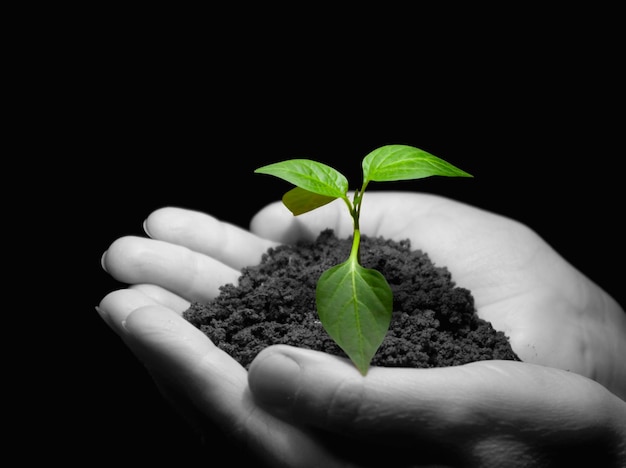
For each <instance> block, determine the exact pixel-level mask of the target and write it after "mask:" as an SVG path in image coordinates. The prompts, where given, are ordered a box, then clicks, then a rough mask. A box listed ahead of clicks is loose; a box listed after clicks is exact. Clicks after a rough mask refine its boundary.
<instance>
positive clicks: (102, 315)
mask: <svg viewBox="0 0 626 468" xmlns="http://www.w3.org/2000/svg"><path fill="white" fill-rule="evenodd" d="M96 312H98V315H99V316H100V318H101V319H102V320H104V321H105V322H106V321H107V319H108V318H109V314H107V313H106V311H105V310H104V309H103V308H102V307H100V306H96Z"/></svg>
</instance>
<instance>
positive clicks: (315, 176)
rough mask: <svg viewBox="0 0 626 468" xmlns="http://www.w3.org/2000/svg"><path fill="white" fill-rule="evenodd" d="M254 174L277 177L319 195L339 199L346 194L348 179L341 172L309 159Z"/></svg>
mask: <svg viewBox="0 0 626 468" xmlns="http://www.w3.org/2000/svg"><path fill="white" fill-rule="evenodd" d="M254 172H256V173H259V174H269V175H273V176H276V177H279V178H281V179H283V180H286V181H287V182H291V183H292V184H293V185H296V186H298V187H301V188H303V189H304V190H308V191H309V192H313V193H317V194H319V195H325V196H328V197H333V198H340V197H344V196H345V195H346V193H348V179H346V177H345V176H344V175H343V174H342V173H341V172H339V171H337V170H336V169H333V168H332V167H330V166H327V165H326V164H323V163H320V162H317V161H311V160H310V159H288V160H286V161H281V162H277V163H274V164H268V165H267V166H262V167H259V168H258V169H256V170H255V171H254Z"/></svg>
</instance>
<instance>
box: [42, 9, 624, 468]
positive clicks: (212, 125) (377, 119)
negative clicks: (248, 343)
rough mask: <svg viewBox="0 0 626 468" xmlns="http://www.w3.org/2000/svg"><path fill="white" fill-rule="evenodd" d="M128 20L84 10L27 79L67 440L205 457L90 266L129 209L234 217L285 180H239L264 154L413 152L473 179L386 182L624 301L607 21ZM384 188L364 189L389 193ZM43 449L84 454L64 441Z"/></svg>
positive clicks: (140, 455)
mask: <svg viewBox="0 0 626 468" xmlns="http://www.w3.org/2000/svg"><path fill="white" fill-rule="evenodd" d="M138 18H139V17H138V16H135V22H134V23H131V24H127V25H120V23H118V22H114V23H113V24H112V25H109V26H110V27H109V26H107V25H102V24H100V25H99V27H98V32H99V33H100V34H88V33H87V32H88V30H89V27H90V25H89V24H84V25H83V27H82V28H81V30H83V29H84V30H83V34H81V35H80V37H83V36H84V35H87V36H88V37H89V41H87V44H83V45H82V46H81V47H76V43H77V39H79V38H80V37H79V38H77V37H76V36H73V37H71V38H69V37H68V38H67V39H68V41H67V44H69V43H71V44H73V47H72V48H71V49H70V51H69V52H68V51H67V49H65V50H64V51H63V47H61V48H60V49H62V52H63V53H62V54H61V55H62V56H63V61H62V62H61V63H63V64H64V65H63V66H59V65H58V63H59V62H57V61H54V63H56V64H57V65H56V66H55V67H52V71H56V75H55V76H56V78H55V79H54V80H52V79H51V80H50V81H48V82H47V83H48V84H47V86H44V87H43V88H39V89H38V90H37V93H38V95H39V96H40V100H41V104H43V105H42V106H41V107H42V109H43V110H42V112H41V113H40V114H39V118H38V119H37V120H39V121H40V122H42V121H43V122H45V123H46V128H47V130H46V133H47V135H48V139H47V141H46V142H45V143H46V144H47V145H48V147H49V148H54V149H55V151H59V152H60V153H62V154H63V155H64V156H62V157H59V158H56V159H55V160H54V163H53V164H50V166H51V170H54V171H56V174H57V177H56V178H55V180H54V184H52V187H50V188H49V189H47V190H46V192H47V193H46V196H49V197H50V198H49V199H47V198H46V197H42V198H43V200H44V202H47V201H51V202H52V203H53V206H54V207H55V210H56V211H53V212H54V213H55V214H56V213H58V212H61V213H62V214H63V215H64V217H63V221H62V223H63V224H62V229H61V228H60V227H59V226H54V225H52V227H51V228H50V229H51V230H52V231H55V232H56V233H57V234H61V236H62V240H63V241H64V242H62V241H59V243H58V244H57V248H56V249H53V250H55V253H57V254H59V253H60V254H61V257H63V259H64V260H63V261H64V262H66V264H65V267H67V268H72V269H73V271H72V273H71V274H70V275H64V276H63V288H62V289H61V290H62V291H63V292H62V293H60V294H59V295H60V296H62V297H64V298H67V301H66V302H65V304H66V305H65V307H64V308H63V314H64V317H65V320H66V322H65V323H64V326H63V327H62V328H63V330H64V331H66V334H64V335H62V336H63V339H62V345H63V346H62V348H63V350H64V351H66V352H65V353H64V356H63V361H62V362H63V365H62V366H59V365H58V364H57V365H55V366H54V370H55V372H56V374H55V375H57V377H56V379H58V382H57V383H56V384H54V385H55V386H56V387H57V388H58V387H61V388H62V389H64V390H63V391H62V393H63V394H64V397H65V398H63V399H62V400H59V401H62V402H63V403H58V408H57V409H60V410H61V411H60V412H59V414H58V415H57V416H56V418H57V420H58V421H63V420H67V421H69V425H68V426H66V428H70V429H62V430H61V429H59V431H60V434H58V435H60V436H61V438H63V439H68V440H72V441H73V444H75V445H77V446H80V447H82V448H83V449H84V450H86V452H83V453H90V454H96V453H97V454H99V456H100V457H102V458H103V459H104V458H106V459H109V458H110V460H119V459H124V460H127V461H142V462H145V463H150V462H156V461H163V460H177V461H179V462H181V463H182V462H185V461H193V460H195V459H196V457H198V456H200V454H201V453H203V450H204V449H202V448H201V447H200V445H199V442H198V438H197V436H196V435H195V434H194V433H193V432H192V431H191V430H190V429H189V427H188V426H187V425H186V424H185V423H184V422H183V420H182V419H180V418H179V417H178V415H177V414H176V413H175V412H174V411H173V410H172V409H171V408H170V407H169V406H168V404H167V403H166V402H165V401H164V400H163V399H162V398H161V396H160V395H159V394H158V392H157V390H156V388H155V387H154V386H153V385H152V383H151V380H150V377H149V376H148V374H147V373H146V371H145V370H144V369H143V367H142V366H141V364H140V363H139V362H138V361H137V360H136V359H135V358H134V356H133V355H132V354H131V353H130V352H129V351H128V350H127V349H126V348H125V347H124V345H123V344H122V343H121V341H120V340H119V339H118V338H117V336H116V335H115V334H114V333H113V332H112V331H111V330H109V329H108V328H107V327H106V325H105V324H104V323H103V322H102V321H101V320H100V318H99V317H98V315H97V313H96V312H95V310H94V306H96V305H97V304H98V302H99V301H100V299H101V298H102V297H103V296H104V295H105V294H106V293H108V292H109V291H111V290H114V289H116V288H119V287H124V285H122V284H119V283H117V282H116V281H115V280H113V279H112V278H110V277H109V276H108V275H107V274H106V273H105V272H104V271H102V269H101V268H100V257H101V255H102V253H103V252H104V251H105V250H106V249H107V247H108V246H109V244H110V243H111V242H112V241H113V240H115V239H116V238H117V237H120V236H123V235H127V234H137V235H143V232H142V222H143V220H144V219H145V217H146V216H147V215H148V214H149V213H150V212H151V211H153V210H155V209H157V208H160V207H162V206H168V205H169V206H181V207H185V208H190V209H197V210H201V211H205V212H207V213H210V214H212V215H214V216H216V217H218V218H220V219H223V220H226V221H230V222H233V223H235V224H238V225H240V226H242V227H247V223H248V221H249V220H250V218H251V216H252V215H253V214H254V213H255V212H256V211H258V210H259V209H260V208H262V207H263V206H265V204H267V203H269V202H270V201H274V200H277V199H279V198H280V196H281V195H282V193H283V192H284V191H285V189H286V188H287V187H286V185H284V184H282V183H281V182H280V181H278V180H277V179H276V180H275V179H273V178H270V177H266V176H260V175H255V174H253V170H254V169H255V168H256V167H258V166H260V165H263V164H267V163H270V162H275V161H278V160H282V159H288V158H294V157H303V158H310V159H315V160H319V161H322V162H325V163H327V164H329V165H331V166H333V167H335V168H336V169H338V170H340V171H341V172H343V173H344V174H346V175H347V176H348V178H349V180H350V181H352V182H353V185H354V184H356V183H360V167H359V164H360V161H361V159H362V158H363V157H364V156H365V155H366V154H367V153H369V152H370V151H371V150H373V149H375V148H377V147H379V146H381V145H385V144H408V145H413V146H417V147H419V148H422V149H424V150H426V151H429V152H431V153H433V154H435V155H437V156H439V157H441V158H443V159H445V160H447V161H449V162H451V163H452V164H455V165H457V166H458V167H460V168H462V169H464V170H466V171H468V172H470V173H472V174H473V175H474V176H475V177H474V178H473V179H447V178H430V179H424V180H421V181H413V182H402V183H397V184H393V188H394V189H398V188H400V189H404V190H419V191H425V192H431V193H438V194H441V195H444V196H448V197H451V198H454V199H458V200H461V201H464V202H467V203H470V204H473V205H476V206H479V207H482V208H485V209H487V210H491V211H494V212H497V213H500V214H503V215H505V216H508V217H511V218H514V219H517V220H519V221H522V222H524V223H526V224H528V225H529V226H531V227H532V228H533V229H535V230H536V231H537V232H538V233H539V234H540V235H541V236H542V237H543V238H544V239H545V240H546V241H547V242H548V243H549V244H551V245H552V246H553V247H554V248H555V249H556V250H557V251H559V252H560V253H561V254H562V255H563V257H565V258H566V259H567V260H568V261H569V262H570V263H571V264H572V265H573V266H574V267H576V268H578V269H580V270H581V271H582V272H584V273H585V274H586V275H588V276H589V277H590V278H591V279H592V280H594V281H596V282H597V283H598V284H600V285H601V286H602V287H603V288H604V289H606V290H607V291H608V292H609V293H610V294H612V295H613V296H614V297H615V298H616V299H618V301H619V302H620V303H621V304H625V303H626V300H625V296H624V292H623V286H622V284H621V283H622V281H621V277H622V275H621V274H619V273H618V274H616V271H619V270H618V268H620V267H621V264H622V262H623V261H624V257H625V255H624V246H623V239H624V230H623V227H622V225H623V223H622V218H623V189H622V184H623V181H622V174H621V172H620V169H619V168H620V167H621V164H622V160H623V147H622V142H621V137H622V135H623V117H622V115H621V113H623V96H622V90H621V87H622V85H621V83H622V80H621V78H620V77H619V73H618V71H617V64H616V61H615V56H614V55H613V53H612V50H613V44H614V39H615V37H614V34H613V33H612V30H611V28H606V29H603V28H600V29H602V32H601V34H597V31H596V34H594V35H593V38H591V37H590V36H589V35H587V34H581V33H580V29H579V28H578V27H577V26H576V24H574V25H572V26H571V28H569V29H567V30H563V29H559V30H558V31H559V33H558V34H556V35H555V34H554V31H555V29H554V27H555V26H554V24H553V23H552V22H547V23H543V22H542V21H540V20H535V21H533V22H532V23H531V26H532V27H527V26H528V24H527V25H526V26H523V27H522V26H519V27H517V28H511V24H509V23H508V22H502V23H501V24H500V25H498V26H494V25H491V27H492V28H491V29H490V30H488V31H485V30H481V31H478V30H476V31H465V32H464V33H463V34H460V33H459V32H458V31H457V30H455V29H454V28H452V27H450V28H444V29H440V30H438V31H436V32H435V33H432V32H431V33H430V34H423V35H420V34H418V31H419V28H418V27H417V26H416V25H413V26H412V27H413V28H414V32H415V34H414V35H413V34H406V35H405V36H403V37H402V38H401V39H399V40H398V42H392V43H390V44H387V43H382V42H380V41H379V40H378V39H377V38H378V37H379V35H378V34H375V33H374V32H375V31H377V29H376V28H372V29H370V28H368V27H366V26H367V25H362V26H363V27H362V28H360V30H359V34H357V35H356V36H350V37H351V39H343V40H342V41H339V40H337V39H335V40H333V41H330V42H328V43H325V45H324V46H322V45H321V43H320V41H321V40H322V38H323V37H326V36H325V33H324V29H323V28H322V29H321V30H320V29H319V28H310V29H306V32H305V33H302V34H301V35H300V36H299V40H298V41H296V42H293V34H294V33H295V32H296V31H297V30H298V25H293V26H292V28H293V29H292V30H290V31H288V32H285V33H284V34H276V35H273V34H270V33H269V32H267V35H265V32H259V31H258V30H255V33H254V34H246V31H242V30H239V29H236V28H234V27H233V29H231V30H230V31H229V33H227V34H216V33H215V32H212V33H207V30H208V29H210V26H207V25H205V26H204V27H198V26H197V25H196V24H194V25H193V26H190V27H189V28H186V27H184V26H185V25H184V24H183V25H182V26H181V24H178V26H177V27H175V28H173V29H171V30H170V29H169V28H168V27H164V24H163V23H160V24H159V25H152V26H147V25H146V24H145V23H141V25H140V26H141V27H137V28H135V26H137V21H138ZM553 19H555V18H553ZM215 21H217V20H214V21H213V22H215ZM168 24H169V23H165V25H168ZM113 26H115V27H113ZM408 27H409V26H408V25H405V26H404V28H408ZM404 28H399V29H403V30H405V32H406V29H404ZM337 29H339V28H337ZM386 30H387V31H397V30H398V29H395V27H391V26H388V27H387V28H386ZM378 32H379V31H378ZM69 39H71V41H70V40H69ZM531 39H532V40H531ZM48 52H52V49H50V50H49V51H48ZM55 60H56V59H55ZM52 83H54V84H52ZM59 109H62V110H63V114H64V117H59V112H58V111H59ZM59 119H60V122H59ZM44 170H45V169H44ZM355 181H356V182H355ZM383 185H384V184H380V185H376V187H374V186H370V190H374V189H381V190H383V189H386V188H392V187H390V186H389V187H385V186H383ZM51 212H52V210H51ZM55 217H56V216H55ZM57 222H58V220H57ZM68 258H69V259H71V262H68V260H67V259H68ZM61 266H62V267H63V264H62V265H61ZM51 309H52V310H53V311H54V310H57V307H56V306H55V305H54V304H53V305H52V307H51ZM57 362H59V361H57ZM59 367H62V368H63V369H65V370H67V372H64V373H62V374H61V373H59V372H58V370H59ZM63 379H65V380H63ZM67 431H70V432H67ZM53 435H55V434H53ZM220 444H223V442H222V441H220V442H219V444H217V445H220ZM56 450H59V454H60V456H61V457H69V456H72V457H73V456H79V457H80V456H81V455H78V452H77V453H73V454H71V453H70V452H69V451H68V449H67V446H66V445H65V444H62V443H59V444H57V445H56Z"/></svg>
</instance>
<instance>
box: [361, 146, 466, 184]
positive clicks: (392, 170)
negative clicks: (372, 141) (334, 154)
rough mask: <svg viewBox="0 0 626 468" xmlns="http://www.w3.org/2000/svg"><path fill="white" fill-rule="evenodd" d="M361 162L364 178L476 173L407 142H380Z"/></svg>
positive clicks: (459, 175) (400, 178) (387, 180)
mask: <svg viewBox="0 0 626 468" xmlns="http://www.w3.org/2000/svg"><path fill="white" fill-rule="evenodd" d="M362 166H363V180H364V181H365V182H369V181H370V180H372V181H376V182H389V181H393V180H410V179H421V178H424V177H429V176H434V175H440V176H448V177H473V176H472V175H471V174H469V173H467V172H465V171H463V170H461V169H459V168H458V167H455V166H453V165H452V164H450V163H448V162H446V161H444V160H443V159H440V158H438V157H437V156H434V155H432V154H430V153H427V152H426V151H423V150H421V149H419V148H414V147H413V146H406V145H387V146H381V147H380V148H378V149H375V150H374V151H372V152H371V153H370V154H368V155H367V156H365V158H364V159H363V163H362Z"/></svg>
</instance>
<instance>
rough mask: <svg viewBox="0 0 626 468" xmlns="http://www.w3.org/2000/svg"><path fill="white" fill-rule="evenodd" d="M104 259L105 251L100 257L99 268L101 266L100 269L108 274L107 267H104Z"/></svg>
mask: <svg viewBox="0 0 626 468" xmlns="http://www.w3.org/2000/svg"><path fill="white" fill-rule="evenodd" d="M106 257H107V251H106V250H105V251H104V253H103V254H102V257H100V266H102V269H103V270H104V271H106V272H107V273H108V270H107V267H106V265H105V263H106Z"/></svg>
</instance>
